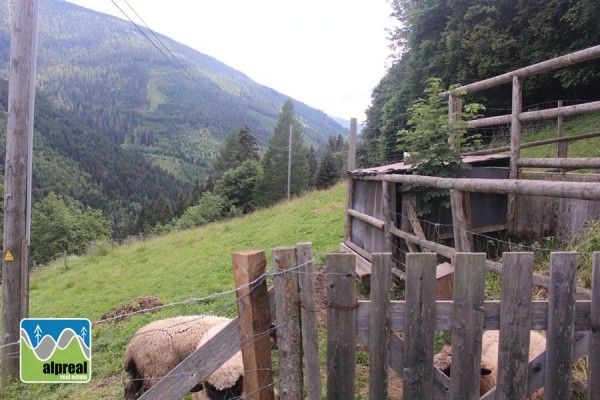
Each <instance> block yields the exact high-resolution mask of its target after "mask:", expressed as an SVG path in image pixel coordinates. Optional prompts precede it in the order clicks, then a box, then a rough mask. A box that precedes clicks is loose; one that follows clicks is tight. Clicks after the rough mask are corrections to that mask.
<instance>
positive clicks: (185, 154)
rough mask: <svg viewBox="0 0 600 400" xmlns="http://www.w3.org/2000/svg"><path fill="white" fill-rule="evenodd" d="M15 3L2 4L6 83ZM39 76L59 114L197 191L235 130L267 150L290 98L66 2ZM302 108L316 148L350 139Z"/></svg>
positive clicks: (44, 15)
mask: <svg viewBox="0 0 600 400" xmlns="http://www.w3.org/2000/svg"><path fill="white" fill-rule="evenodd" d="M9 3H10V2H2V5H0V74H1V75H0V76H2V75H4V77H5V78H6V75H7V66H8V57H9V49H10V12H9ZM163 45H164V46H166V49H165V48H164V47H163ZM157 47H158V48H157ZM37 72H38V76H37V85H38V90H39V92H40V93H42V94H44V95H45V96H46V97H47V98H48V100H49V101H50V102H51V103H52V104H53V105H54V106H55V107H56V108H57V109H58V110H61V111H64V112H65V113H67V114H68V115H70V116H72V117H74V118H76V119H77V120H79V121H81V122H82V123H83V124H84V125H86V126H87V127H89V128H91V129H93V130H95V131H96V132H98V133H99V134H102V135H103V136H104V137H105V138H106V139H107V140H108V141H110V142H111V143H113V144H116V145H119V146H120V147H122V148H126V149H134V150H138V151H141V152H142V153H144V154H145V155H146V157H147V158H148V159H149V160H151V161H153V162H155V163H156V164H157V165H160V166H161V167H163V168H164V169H166V170H169V171H171V172H173V173H174V174H175V175H176V176H178V177H179V178H181V179H182V180H184V181H187V182H188V183H193V182H194V181H195V180H196V179H203V178H204V177H205V174H206V172H207V171H208V170H209V169H210V168H211V162H212V158H213V156H214V155H215V153H216V152H217V151H218V146H219V145H220V143H221V141H222V139H223V138H224V137H225V135H226V134H227V133H229V132H230V131H232V130H239V129H240V128H241V127H242V126H244V125H247V126H248V127H249V128H250V130H251V131H252V132H253V133H254V134H255V135H256V136H258V137H259V138H260V139H261V140H262V141H263V144H265V143H266V141H267V139H268V138H269V137H270V135H271V134H272V132H273V128H274V126H275V122H276V119H277V115H278V112H279V109H280V107H281V105H282V104H283V102H284V101H285V100H286V98H287V96H285V95H284V94H282V93H278V92H276V91H274V90H272V89H270V88H268V87H265V86H262V85H259V84H257V83H255V82H253V81H252V80H250V79H249V78H248V77H247V76H246V75H244V74H243V73H242V72H240V71H237V70H235V69H233V68H230V67H228V66H227V65H225V64H223V63H221V62H219V61H218V60H216V59H214V58H212V57H210V56H208V55H205V54H202V53H199V52H197V51H195V50H193V49H191V48H189V47H186V46H184V45H181V44H179V43H177V42H174V41H172V40H170V39H169V38H167V37H165V36H162V35H160V34H158V33H157V34H156V36H155V35H154V34H153V33H151V32H149V31H148V30H147V29H145V28H141V31H140V30H138V29H137V28H136V27H135V26H134V25H133V24H132V23H130V22H127V21H123V20H120V19H118V18H115V17H112V16H108V15H105V14H101V13H97V12H94V11H91V10H88V9H85V8H82V7H79V6H76V5H73V4H71V3H68V2H65V1H62V0H41V1H40V11H39V42H38V69H37ZM294 106H295V110H296V114H297V117H298V118H299V120H300V121H301V122H302V124H303V127H304V133H305V134H306V136H307V141H308V143H310V144H314V145H315V146H316V147H317V148H318V147H323V146H324V145H325V144H326V142H327V139H328V137H329V136H331V135H337V134H339V133H343V132H345V131H346V129H345V128H343V127H342V126H340V125H339V124H338V123H337V122H335V121H334V120H332V119H331V118H329V117H328V116H327V115H325V114H324V113H323V112H321V111H319V110H316V109H313V108H310V107H309V106H307V105H305V104H303V103H300V102H294Z"/></svg>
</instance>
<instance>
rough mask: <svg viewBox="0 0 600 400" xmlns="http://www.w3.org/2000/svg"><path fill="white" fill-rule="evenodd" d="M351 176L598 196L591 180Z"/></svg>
mask: <svg viewBox="0 0 600 400" xmlns="http://www.w3.org/2000/svg"><path fill="white" fill-rule="evenodd" d="M355 178H356V179H360V180H367V181H383V180H387V181H390V182H398V183H403V184H409V185H410V184H412V185H424V186H431V187H435V188H438V189H458V190H461V191H464V192H473V193H499V194H510V193H514V194H525V195H531V196H550V197H562V198H567V199H580V200H600V185H598V184H597V183H595V182H548V181H535V180H526V181H525V180H517V179H478V178H473V179H468V178H440V177H434V176H424V175H401V174H393V175H371V176H356V177H355ZM377 221H379V220H377ZM381 223H383V221H381Z"/></svg>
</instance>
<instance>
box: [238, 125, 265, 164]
mask: <svg viewBox="0 0 600 400" xmlns="http://www.w3.org/2000/svg"><path fill="white" fill-rule="evenodd" d="M238 142H239V144H240V154H239V157H238V158H239V160H240V163H243V162H244V161H251V160H256V161H258V160H260V147H259V146H258V139H257V138H256V136H254V135H253V134H252V132H251V131H250V128H248V127H247V126H244V127H243V128H242V129H240V133H239V134H238Z"/></svg>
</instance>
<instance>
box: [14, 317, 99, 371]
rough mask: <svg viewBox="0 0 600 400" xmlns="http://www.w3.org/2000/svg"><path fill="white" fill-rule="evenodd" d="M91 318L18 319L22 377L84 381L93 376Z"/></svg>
mask: <svg viewBox="0 0 600 400" xmlns="http://www.w3.org/2000/svg"><path fill="white" fill-rule="evenodd" d="M91 330H92V324H91V322H90V320H88V319H85V318H26V319H23V320H22V321H21V337H20V341H21V359H20V361H21V362H20V375H21V381H23V382H25V383H86V382H89V381H90V380H91V377H92V358H91V356H92V347H91V336H92V335H91V333H92V332H91Z"/></svg>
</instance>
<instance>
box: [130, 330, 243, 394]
mask: <svg viewBox="0 0 600 400" xmlns="http://www.w3.org/2000/svg"><path fill="white" fill-rule="evenodd" d="M240 348H241V344H240V330H239V326H238V319H237V318H236V319H234V320H233V321H231V322H230V323H228V324H227V325H225V327H224V328H223V329H221V330H220V331H219V332H218V333H217V334H216V335H215V336H214V337H213V338H212V339H210V340H209V341H208V342H206V343H205V344H204V345H203V346H202V347H200V348H198V349H196V351H194V352H193V353H192V354H190V355H189V357H188V358H186V359H185V360H183V361H182V362H181V364H179V365H178V366H176V367H175V368H173V369H172V370H171V372H169V374H168V375H166V376H164V377H163V378H162V379H161V380H160V381H158V382H157V383H156V385H154V386H152V387H151V388H150V390H148V391H147V392H146V393H144V394H143V395H142V396H141V397H140V400H164V399H165V396H166V394H167V393H168V396H169V397H168V398H171V399H181V398H182V397H183V396H185V395H186V393H188V392H189V391H190V390H191V389H192V388H193V387H194V386H196V385H197V384H198V382H201V381H203V380H205V379H206V378H208V377H209V376H210V374H212V373H213V372H215V371H216V370H217V368H219V367H220V366H221V365H223V363H224V362H225V361H227V360H229V359H230V358H231V357H233V356H234V355H235V353H237V352H238V351H240ZM206 360H210V362H206Z"/></svg>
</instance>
